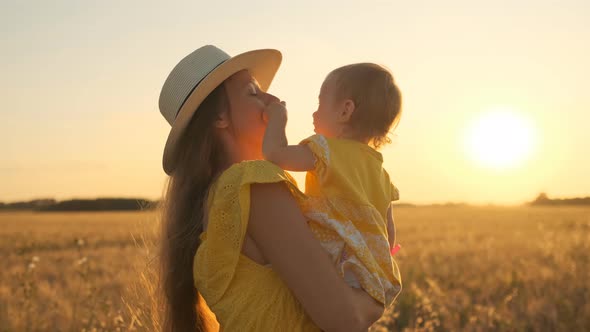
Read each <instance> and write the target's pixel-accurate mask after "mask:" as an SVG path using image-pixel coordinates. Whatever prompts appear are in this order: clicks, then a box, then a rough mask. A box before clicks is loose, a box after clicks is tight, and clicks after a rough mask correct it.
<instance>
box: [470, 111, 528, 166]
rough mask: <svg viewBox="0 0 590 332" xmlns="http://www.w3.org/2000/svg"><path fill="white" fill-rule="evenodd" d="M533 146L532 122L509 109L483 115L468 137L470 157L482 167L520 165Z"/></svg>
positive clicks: (477, 119) (474, 121) (486, 112)
mask: <svg viewBox="0 0 590 332" xmlns="http://www.w3.org/2000/svg"><path fill="white" fill-rule="evenodd" d="M534 145H535V132H534V128H533V125H532V122H531V121H530V120H529V119H528V118H526V117H524V116H522V115H521V113H519V112H518V111H517V110H515V109H514V108H512V107H506V106H496V107H492V108H489V109H487V110H485V111H484V112H482V113H481V114H480V115H479V116H478V117H477V118H475V119H474V120H473V122H472V123H471V124H470V125H469V126H468V127H467V131H466V135H465V147H466V150H467V154H468V155H469V157H470V158H471V159H472V160H473V161H474V162H476V163H478V164H479V165H480V166H483V167H486V168H492V169H497V170H502V169H509V168H515V167H518V166H521V165H522V164H523V163H524V162H525V161H526V160H527V159H528V158H529V157H530V156H531V154H532V152H533V149H534Z"/></svg>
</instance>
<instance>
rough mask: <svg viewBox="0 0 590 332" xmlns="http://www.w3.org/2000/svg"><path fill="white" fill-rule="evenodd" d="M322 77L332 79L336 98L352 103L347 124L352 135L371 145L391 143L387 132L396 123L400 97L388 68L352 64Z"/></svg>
mask: <svg viewBox="0 0 590 332" xmlns="http://www.w3.org/2000/svg"><path fill="white" fill-rule="evenodd" d="M326 80H333V81H332V82H333V83H334V85H333V87H334V96H335V98H336V99H337V100H338V101H341V100H344V99H350V100H352V101H353V102H354V105H355V111H354V112H353V113H352V117H351V119H350V127H351V129H352V130H353V131H354V134H355V135H356V136H358V137H359V138H362V139H366V140H368V141H369V143H370V144H372V145H373V146H374V147H375V148H379V147H381V146H382V145H384V144H388V143H391V139H390V138H389V137H388V136H387V134H388V133H389V131H390V130H391V129H392V128H393V129H395V127H397V125H398V123H399V120H400V117H401V113H402V111H401V98H402V97H401V92H400V90H399V88H398V87H397V86H396V85H395V82H394V79H393V75H392V74H391V72H390V71H389V70H388V69H386V68H384V67H383V66H380V65H377V64H374V63H356V64H351V65H347V66H344V67H340V68H337V69H334V70H333V71H332V72H330V74H328V77H327V78H326Z"/></svg>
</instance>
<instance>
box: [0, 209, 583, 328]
mask: <svg viewBox="0 0 590 332" xmlns="http://www.w3.org/2000/svg"><path fill="white" fill-rule="evenodd" d="M156 221H157V214H156V213H155V212H117V213H31V212H10V213H0V253H1V254H2V258H3V268H2V269H1V270H0V332H4V331H54V330H55V331H151V330H154V329H155V328H156V327H155V325H154V324H156V321H154V320H153V319H152V318H153V317H154V313H155V307H154V305H155V303H153V302H152V299H153V298H152V297H151V296H150V294H151V293H152V292H153V289H151V288H150V287H148V286H149V282H148V283H146V282H145V280H148V281H150V280H153V277H154V275H153V269H152V267H153V264H152V265H150V264H151V262H150V258H153V255H154V252H153V248H152V243H153V241H154V226H155V224H156ZM396 226H397V230H398V240H399V242H400V243H401V244H402V246H403V249H402V250H401V251H400V252H399V253H398V254H397V256H396V257H397V261H398V264H399V267H400V269H401V272H402V277H403V291H402V293H401V295H400V296H399V298H398V300H397V301H396V303H395V305H394V306H393V307H391V308H390V309H389V310H388V311H387V313H386V315H385V316H384V317H383V319H381V320H380V321H379V322H378V323H377V324H375V326H374V327H373V328H372V330H373V331H383V330H388V329H389V330H406V331H458V330H461V331H584V330H590V281H589V280H590V208H575V207H567V208H555V207H554V208H539V207H537V208H532V207H519V208H497V207H496V208H492V207H490V208H475V207H428V208H426V207H419V208H411V207H404V208H398V209H397V212H396ZM134 239H137V240H138V241H139V242H140V243H136V241H135V240H134ZM142 239H145V240H146V242H145V243H143V242H142ZM152 263H153V262H152Z"/></svg>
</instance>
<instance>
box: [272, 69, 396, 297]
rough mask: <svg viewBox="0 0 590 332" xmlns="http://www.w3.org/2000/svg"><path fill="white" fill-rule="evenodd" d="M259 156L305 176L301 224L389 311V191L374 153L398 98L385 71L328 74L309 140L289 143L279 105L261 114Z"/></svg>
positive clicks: (392, 291) (392, 196)
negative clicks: (262, 130)
mask: <svg viewBox="0 0 590 332" xmlns="http://www.w3.org/2000/svg"><path fill="white" fill-rule="evenodd" d="M264 116H265V119H266V120H267V121H268V123H267V128H266V132H265V135H264V141H263V153H264V157H265V158H266V159H267V160H269V161H271V162H273V163H275V164H277V165H278V166H280V167H282V168H283V169H285V170H289V171H306V172H307V176H306V181H305V193H306V196H307V199H305V200H303V201H302V202H300V203H301V205H302V209H303V212H304V214H305V215H306V217H307V218H308V219H309V226H310V228H311V230H312V231H313V232H314V234H315V236H316V237H317V238H318V239H319V241H320V242H321V243H322V246H323V247H324V248H325V249H326V250H327V251H328V253H329V254H330V255H331V257H332V258H333V261H334V264H335V265H336V266H337V268H338V271H339V272H340V274H341V275H342V277H343V278H344V279H345V280H346V282H347V283H348V284H349V285H351V286H352V287H357V288H362V289H363V290H365V291H366V292H367V293H368V294H369V295H371V296H372V297H373V298H375V299H376V300H377V301H379V302H381V303H383V305H384V306H389V305H390V304H391V303H392V302H393V301H394V300H395V298H396V297H397V295H398V294H399V293H400V291H401V276H400V273H399V269H398V267H397V264H396V263H395V261H394V260H393V257H392V256H393V254H394V253H395V251H396V250H398V249H399V246H394V243H395V228H394V225H393V216H392V214H391V203H392V201H395V200H398V199H399V193H398V190H397V188H396V187H395V186H394V185H393V184H392V183H391V180H390V178H389V175H388V173H387V172H386V171H385V169H383V165H382V164H383V157H382V155H381V153H379V152H378V151H376V150H375V149H377V148H379V147H381V146H382V145H383V144H386V143H389V142H390V140H389V138H388V137H387V134H388V133H389V130H390V129H391V128H392V127H395V126H396V125H397V124H398V123H399V119H400V116H401V93H400V91H399V89H398V87H397V86H396V85H395V82H394V79H393V76H392V75H391V73H390V72H389V71H388V70H387V69H385V68H383V67H382V66H379V65H376V64H372V63H359V64H352V65H348V66H344V67H340V68H337V69H335V70H333V71H332V72H331V73H330V74H328V76H327V77H326V79H325V80H324V82H323V84H322V87H321V90H320V95H319V105H318V109H317V111H316V112H314V114H313V120H314V121H313V124H314V128H315V133H316V135H313V136H311V137H308V138H306V139H304V140H303V141H302V142H301V143H299V145H289V144H288V142H287V138H286V135H285V127H286V124H287V110H286V108H285V103H284V102H281V103H272V104H270V105H268V106H267V108H266V109H265V114H264Z"/></svg>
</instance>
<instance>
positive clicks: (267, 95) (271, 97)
mask: <svg viewBox="0 0 590 332" xmlns="http://www.w3.org/2000/svg"><path fill="white" fill-rule="evenodd" d="M263 101H264V104H265V105H269V104H270V103H278V102H280V101H281V100H280V99H279V98H277V97H275V96H274V95H271V94H270V93H266V92H265V93H264V98H263Z"/></svg>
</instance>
